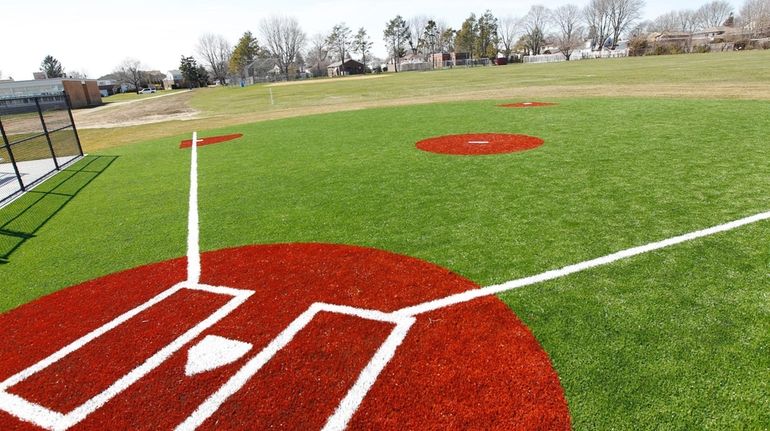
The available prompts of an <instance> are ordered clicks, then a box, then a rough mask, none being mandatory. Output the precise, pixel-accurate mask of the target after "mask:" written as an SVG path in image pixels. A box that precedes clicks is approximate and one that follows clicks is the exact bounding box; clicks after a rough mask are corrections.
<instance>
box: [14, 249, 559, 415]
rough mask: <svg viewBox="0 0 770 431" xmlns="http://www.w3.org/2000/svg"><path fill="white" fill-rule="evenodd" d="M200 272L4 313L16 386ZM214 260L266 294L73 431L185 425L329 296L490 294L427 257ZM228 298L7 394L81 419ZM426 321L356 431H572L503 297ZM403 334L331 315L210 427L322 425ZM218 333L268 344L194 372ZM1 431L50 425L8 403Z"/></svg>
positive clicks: (92, 349) (411, 299) (135, 328)
mask: <svg viewBox="0 0 770 431" xmlns="http://www.w3.org/2000/svg"><path fill="white" fill-rule="evenodd" d="M185 267H186V261H185V259H175V260H172V261H167V262H163V263H158V264H153V265H149V266H145V267H140V268H136V269H133V270H129V271H125V272H121V273H118V274H114V275H110V276H107V277H103V278H100V279H97V280H94V281H90V282H87V283H83V284H81V285H78V286H75V287H72V288H69V289H65V290H62V291H60V292H57V293H55V294H52V295H49V296H47V297H44V298H41V299H40V300H37V301H35V302H32V303H30V304H27V305H25V306H22V307H20V308H18V309H15V310H13V311H11V312H8V313H5V314H3V315H0V331H2V334H4V337H3V340H2V347H0V349H2V354H0V381H4V380H6V379H8V378H9V377H10V376H12V375H14V374H16V373H18V372H20V371H21V370H23V369H25V368H27V367H29V366H31V365H32V364H35V363H37V362H38V361H40V360H42V359H44V358H46V357H48V356H49V355H51V354H53V353H54V352H56V351H58V350H59V349H61V348H62V347H64V346H67V345H69V344H70V343H72V342H73V341H75V340H77V339H79V338H80V337H82V336H84V335H85V334H87V333H89V332H91V331H93V330H94V329H96V328H99V327H101V326H102V325H105V324H106V323H108V322H110V321H112V320H113V319H115V318H116V317H117V316H120V315H122V314H123V313H126V312H127V311H128V310H132V309H134V308H136V307H138V306H140V305H142V304H145V303H147V301H148V300H149V299H150V298H153V297H155V296H156V295H158V294H159V293H161V292H163V291H166V290H167V289H169V288H170V287H171V286H174V285H175V284H176V283H178V282H180V281H182V280H183V279H184V277H185ZM202 267H203V274H202V279H201V282H202V283H205V284H208V285H212V286H225V287H228V288H231V289H241V290H246V291H253V292H254V294H252V296H251V297H250V298H249V299H248V300H246V302H244V303H243V304H242V305H241V306H240V307H239V308H237V309H236V310H235V311H233V312H232V313H231V314H229V315H227V317H225V318H224V319H222V320H221V321H219V322H218V323H216V324H215V325H214V326H212V327H210V328H209V329H207V330H205V332H203V333H202V334H201V335H199V336H198V337H197V338H196V339H194V340H192V341H191V342H190V343H189V344H188V345H186V346H185V347H184V348H182V349H181V350H179V351H177V352H176V353H174V354H172V355H171V356H170V357H169V358H168V359H167V360H165V361H164V362H163V363H162V364H161V365H159V366H158V367H157V368H156V369H154V370H153V371H151V372H150V373H149V374H147V375H146V376H144V377H143V378H141V379H140V380H138V381H137V382H136V383H134V384H133V385H131V386H129V387H128V388H127V389H125V390H124V391H123V392H121V393H119V394H118V395H117V396H115V398H113V399H111V400H110V401H108V402H106V403H105V404H104V405H102V406H101V407H100V408H98V409H97V410H95V411H94V412H93V413H91V414H90V415H88V416H87V417H86V418H85V419H84V420H82V421H81V422H79V423H78V424H76V425H75V426H74V427H73V428H72V429H74V430H77V429H81V430H101V429H173V428H174V427H176V426H177V425H179V424H180V423H181V422H182V421H184V420H185V419H186V418H187V417H188V416H190V414H191V413H192V412H193V411H194V410H195V409H196V408H197V407H198V406H200V405H201V403H203V402H204V400H206V399H207V398H208V397H209V396H211V395H212V393H214V392H215V391H216V390H217V389H219V388H220V387H222V385H223V384H224V383H225V382H227V381H228V379H230V378H231V377H232V376H234V375H235V374H236V373H237V372H238V371H239V370H240V369H241V368H242V367H243V366H244V364H245V363H247V362H248V361H249V360H251V359H252V358H254V357H255V355H257V353H259V352H260V351H261V350H262V349H263V348H264V347H265V346H267V345H268V344H269V343H270V342H271V341H272V340H274V339H275V338H276V336H277V335H278V334H279V333H280V332H281V331H283V330H284V329H286V328H287V326H288V325H289V324H290V323H291V322H292V321H294V319H296V318H297V317H298V316H299V315H300V314H301V313H303V312H304V311H306V310H307V309H308V307H309V306H310V305H311V304H313V303H315V302H325V303H329V304H337V305H347V306H351V307H358V308H366V309H373V310H379V311H383V312H392V311H396V310H398V309H401V308H403V307H407V306H412V305H416V304H419V303H422V302H425V301H430V300H433V299H437V298H440V297H444V296H446V295H449V294H452V293H458V292H463V291H467V290H469V289H475V288H477V287H478V286H476V285H475V284H473V283H472V282H470V281H468V280H467V279H464V278H462V277H460V276H458V275H456V274H453V273H451V272H449V271H447V270H445V269H442V268H440V267H437V266H435V265H432V264H430V263H427V262H425V261H421V260H418V259H414V258H410V257H406V256H402V255H397V254H393V253H388V252H384V251H380V250H375V249H369V248H362V247H353V246H340V245H326V244H279V245H264V246H250V247H241V248H234V249H227V250H220V251H216V252H211V253H206V254H204V255H203V258H202ZM225 302H227V298H222V295H215V294H212V293H205V292H200V291H187V292H186V293H184V294H183V295H182V294H181V293H176V294H174V295H173V296H171V297H169V298H167V299H164V300H163V301H161V302H159V303H157V304H156V305H153V306H152V307H150V308H149V309H147V310H145V311H142V312H141V313H139V314H137V315H136V316H135V317H133V318H131V319H128V320H126V321H125V322H124V323H121V324H120V325H119V326H117V327H116V328H115V329H113V330H111V331H110V332H107V333H105V334H104V335H101V336H99V337H98V338H95V339H93V340H92V341H90V342H89V343H88V344H86V345H85V346H83V347H82V348H80V349H79V350H77V351H74V352H71V353H70V354H69V355H68V356H66V357H64V358H61V359H60V360H58V362H56V363H54V364H53V365H50V366H49V367H47V368H45V369H43V370H40V371H39V372H36V373H34V374H33V375H31V376H29V377H28V378H26V379H25V380H23V381H21V382H20V383H17V384H15V385H13V386H11V387H9V388H7V389H6V390H7V391H8V392H10V393H12V394H14V395H17V396H20V397H22V398H24V399H26V400H29V401H31V402H34V403H37V404H39V405H42V406H45V407H46V408H49V409H52V410H54V411H58V412H61V413H64V414H66V413H68V412H70V411H72V410H73V409H75V408H77V407H78V406H80V405H82V404H83V403H84V402H86V401H88V399H89V398H91V397H93V396H94V395H95V394H98V393H99V392H100V391H104V390H105V389H106V388H108V387H109V386H110V385H112V384H113V383H114V382H115V381H117V379H119V378H121V376H124V375H126V373H127V372H128V371H130V370H131V369H132V368H134V367H135V366H138V365H139V364H141V363H142V361H144V360H146V358H148V357H149V356H151V355H153V354H154V353H155V352H157V351H159V350H160V349H162V348H164V347H165V346H167V345H168V343H169V341H170V340H173V339H174V337H176V336H178V334H180V333H182V332H184V331H186V330H187V329H188V328H189V327H190V326H191V325H194V324H195V323H196V322H200V321H201V319H204V318H206V317H207V316H208V315H210V313H212V311H213V310H216V309H217V307H220V306H222V304H223V303H225ZM415 317H416V323H415V324H414V325H413V326H412V328H411V329H410V330H409V332H408V333H407V336H406V338H405V339H404V341H403V343H402V344H401V346H400V347H399V348H398V350H396V353H395V355H394V356H393V358H392V359H391V360H390V362H389V363H388V364H387V365H386V367H385V368H384V370H383V372H382V373H381V374H380V375H379V377H378V378H377V380H376V382H375V383H374V385H373V386H372V387H371V390H370V391H369V393H368V394H367V395H366V397H365V398H364V400H363V402H362V403H361V405H360V406H359V408H358V410H357V411H356V413H355V414H354V415H353V417H352V420H351V422H350V423H349V428H350V429H361V430H364V429H366V430H368V429H469V428H472V429H501V430H510V429H548V430H567V429H569V427H570V418H569V413H568V409H567V404H566V401H565V399H564V395H563V392H562V388H561V386H560V384H559V379H558V377H557V374H556V372H555V371H554V370H553V368H552V367H551V364H550V361H549V359H548V356H547V354H546V353H545V352H544V351H543V349H542V348H541V347H540V345H539V344H538V342H537V340H536V339H535V338H534V336H533V335H532V334H531V332H530V331H529V330H528V329H527V328H526V327H525V325H524V324H523V323H522V322H521V321H520V320H519V319H518V318H517V317H516V316H515V315H514V314H513V313H512V312H511V310H510V309H508V307H506V306H505V305H504V304H503V303H502V302H501V301H500V300H498V299H497V298H495V297H487V298H482V299H479V300H475V301H472V302H468V303H465V304H459V305H455V306H452V307H449V308H444V309H440V310H436V311H433V312H428V313H425V314H420V315H417V316H415ZM392 330H393V326H392V325H391V324H386V323H383V322H379V321H372V320H364V319H361V318H358V317H352V316H347V315H339V314H331V313H326V314H319V315H318V316H317V317H316V318H314V319H313V320H312V321H311V322H310V323H309V324H308V325H307V326H306V327H304V329H302V331H301V332H299V333H298V334H297V335H296V336H295V337H294V338H293V339H292V341H291V342H290V343H289V344H287V345H286V346H285V347H284V348H283V349H282V350H280V351H279V352H278V353H277V354H276V355H275V356H274V357H273V358H272V359H270V361H269V362H267V363H266V364H265V366H264V367H263V368H262V369H260V370H259V372H258V373H257V374H255V375H253V377H251V378H250V379H249V380H248V381H247V382H246V384H245V385H244V386H243V387H242V388H240V389H239V390H237V391H236V392H235V393H234V394H232V395H231V396H230V397H229V398H228V399H227V400H226V401H225V402H224V403H223V404H222V405H221V407H219V408H218V409H217V410H216V411H215V412H214V413H213V414H212V415H211V416H210V417H209V418H208V420H206V421H205V422H204V423H203V425H202V426H201V427H200V429H211V430H214V429H217V430H221V429H267V428H282V429H320V428H322V427H323V425H324V423H325V421H326V419H327V418H328V417H329V416H330V415H331V414H332V413H333V412H334V409H335V408H336V406H337V405H338V404H339V402H340V401H341V400H342V398H343V397H344V396H345V394H346V393H347V391H348V390H349V389H350V387H351V386H352V385H353V384H354V383H355V381H356V379H357V377H358V375H359V374H360V372H361V371H362V369H363V368H364V367H365V366H366V364H367V363H368V361H369V360H370V359H371V358H372V357H373V355H374V353H375V352H376V351H377V349H378V348H380V346H381V344H382V343H383V342H384V339H385V338H386V337H387V336H388V335H389V334H390V333H391V331H392ZM209 335H211V336H217V337H224V338H227V339H231V340H237V341H239V342H243V343H249V344H251V345H253V349H252V350H251V351H249V352H248V353H247V354H246V355H245V356H244V357H242V358H241V359H238V360H236V361H235V362H233V363H231V364H229V365H224V366H221V367H220V368H217V369H214V370H212V371H208V372H205V373H202V374H199V375H194V376H191V377H190V376H187V375H186V374H185V364H186V361H187V358H188V348H189V347H190V346H192V345H195V344H196V343H198V342H199V341H200V340H201V338H203V337H206V336H209ZM0 402H1V400H0ZM0 407H2V408H5V407H4V406H0ZM0 429H4V430H5V429H38V428H36V427H35V426H33V425H31V424H29V423H26V422H23V421H20V420H19V419H17V418H15V417H14V416H12V415H10V414H8V413H6V412H3V411H1V410H0Z"/></svg>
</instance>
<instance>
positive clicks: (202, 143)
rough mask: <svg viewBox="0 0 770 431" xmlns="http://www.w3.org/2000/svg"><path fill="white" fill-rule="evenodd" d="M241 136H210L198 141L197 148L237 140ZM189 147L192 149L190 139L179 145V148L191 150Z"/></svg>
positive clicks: (240, 134)
mask: <svg viewBox="0 0 770 431" xmlns="http://www.w3.org/2000/svg"><path fill="white" fill-rule="evenodd" d="M242 136H243V134H242V133H235V134H232V135H224V136H211V137H208V138H203V139H198V146H199V147H203V146H205V145H212V144H219V143H222V142H227V141H232V140H234V139H238V138H240V137H242ZM191 147H192V139H186V140H184V141H182V143H181V144H179V148H191Z"/></svg>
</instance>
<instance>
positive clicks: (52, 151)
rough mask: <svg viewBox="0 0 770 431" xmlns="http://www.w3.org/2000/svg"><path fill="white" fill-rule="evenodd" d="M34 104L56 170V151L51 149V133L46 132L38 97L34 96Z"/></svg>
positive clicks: (57, 162)
mask: <svg viewBox="0 0 770 431" xmlns="http://www.w3.org/2000/svg"><path fill="white" fill-rule="evenodd" d="M35 106H37V115H39V116H40V124H42V125H43V133H45V140H46V141H48V149H49V150H51V157H53V165H54V166H56V170H57V171H58V170H60V169H59V161H58V160H56V151H54V150H53V143H51V134H50V133H48V126H46V124H45V118H44V117H43V108H41V107H40V98H39V97H35Z"/></svg>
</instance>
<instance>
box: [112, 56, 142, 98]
mask: <svg viewBox="0 0 770 431" xmlns="http://www.w3.org/2000/svg"><path fill="white" fill-rule="evenodd" d="M114 74H115V76H116V77H117V78H118V81H119V82H120V83H121V84H127V85H131V86H133V87H134V90H135V91H136V92H137V93H138V92H139V90H141V89H142V83H143V82H145V80H146V78H145V73H144V72H143V71H142V63H141V62H140V61H139V60H137V59H135V58H127V59H125V60H123V62H122V63H120V64H119V65H118V67H117V68H116V69H115V72H114Z"/></svg>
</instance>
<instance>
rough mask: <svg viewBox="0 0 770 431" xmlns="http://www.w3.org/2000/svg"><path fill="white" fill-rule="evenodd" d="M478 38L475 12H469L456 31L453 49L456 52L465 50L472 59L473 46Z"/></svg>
mask: <svg viewBox="0 0 770 431" xmlns="http://www.w3.org/2000/svg"><path fill="white" fill-rule="evenodd" d="M477 40H478V25H477V22H476V14H473V13H472V14H471V16H469V17H468V18H467V19H466V20H465V21H464V22H463V25H462V27H460V30H458V31H457V37H456V38H455V50H456V51H457V52H467V53H468V56H469V59H473V53H474V51H475V50H474V48H475V47H476V43H477Z"/></svg>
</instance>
